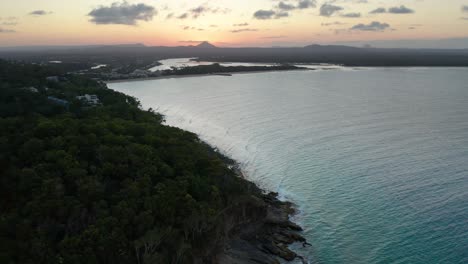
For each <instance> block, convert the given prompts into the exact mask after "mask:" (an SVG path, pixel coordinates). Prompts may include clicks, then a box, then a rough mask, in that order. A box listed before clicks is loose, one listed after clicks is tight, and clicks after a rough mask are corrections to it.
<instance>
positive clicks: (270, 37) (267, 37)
mask: <svg viewBox="0 0 468 264" xmlns="http://www.w3.org/2000/svg"><path fill="white" fill-rule="evenodd" d="M287 37H288V36H284V35H280V36H266V37H262V39H280V38H287Z"/></svg>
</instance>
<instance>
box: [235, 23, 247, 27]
mask: <svg viewBox="0 0 468 264" xmlns="http://www.w3.org/2000/svg"><path fill="white" fill-rule="evenodd" d="M248 25H249V23H240V24H234V25H233V26H235V27H246V26H248Z"/></svg>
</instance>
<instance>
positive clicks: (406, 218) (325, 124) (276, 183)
mask: <svg viewBox="0 0 468 264" xmlns="http://www.w3.org/2000/svg"><path fill="white" fill-rule="evenodd" d="M109 87H110V88H111V89H114V90H117V91H120V92H123V93H126V94H129V95H132V96H135V97H136V98H138V99H139V100H140V101H141V103H142V106H143V107H144V108H150V107H151V108H153V109H155V110H156V111H158V112H160V113H162V114H164V115H165V116H166V123H167V124H168V125H171V126H177V127H180V128H183V129H186V130H189V131H192V132H195V133H197V134H199V135H200V138H201V139H203V140H204V141H206V142H208V143H209V144H211V145H212V146H215V147H216V148H218V149H219V150H220V151H222V152H223V153H225V154H226V155H228V156H230V157H232V158H234V159H235V160H237V161H238V162H239V163H240V164H241V166H242V169H243V170H244V172H245V175H246V177H248V179H249V180H251V181H253V182H255V183H257V184H258V185H259V186H261V187H262V188H265V189H266V190H269V191H275V192H279V193H280V195H281V197H282V198H284V199H287V200H291V201H293V202H294V203H296V204H297V207H298V209H299V213H298V215H296V216H295V217H294V220H295V221H296V222H297V223H299V224H300V225H302V226H303V227H304V228H305V232H304V235H305V237H306V238H307V239H308V241H309V242H310V243H311V244H312V246H310V247H306V248H302V246H296V247H295V249H297V250H298V251H300V253H301V254H303V255H305V256H307V258H308V259H309V261H310V262H311V263H424V264H426V263H468V69H467V68H346V67H341V68H337V69H331V70H326V69H323V70H318V71H288V72H267V73H255V74H254V73H250V74H234V75H233V76H231V77H225V76H200V77H193V78H176V79H160V80H147V81H137V82H121V83H112V84H109Z"/></svg>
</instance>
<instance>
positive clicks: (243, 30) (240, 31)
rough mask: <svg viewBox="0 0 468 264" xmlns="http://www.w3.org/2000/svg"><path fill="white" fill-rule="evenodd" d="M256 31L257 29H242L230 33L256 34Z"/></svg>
mask: <svg viewBox="0 0 468 264" xmlns="http://www.w3.org/2000/svg"><path fill="white" fill-rule="evenodd" d="M256 31H258V29H256V28H242V29H235V30H231V33H242V32H256Z"/></svg>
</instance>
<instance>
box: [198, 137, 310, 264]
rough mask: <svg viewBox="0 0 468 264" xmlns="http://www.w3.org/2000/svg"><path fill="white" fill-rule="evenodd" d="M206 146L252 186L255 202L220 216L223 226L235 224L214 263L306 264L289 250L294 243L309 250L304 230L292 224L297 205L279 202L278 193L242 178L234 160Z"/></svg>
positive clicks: (231, 227) (229, 210)
mask: <svg viewBox="0 0 468 264" xmlns="http://www.w3.org/2000/svg"><path fill="white" fill-rule="evenodd" d="M205 144H207V143H205ZM207 145H208V144H207ZM208 146H209V147H210V148H211V149H212V150H213V151H215V152H217V153H218V154H219V155H221V156H222V157H223V159H224V160H225V164H226V165H227V166H228V167H229V168H231V169H232V170H233V171H234V172H235V174H237V175H238V177H240V178H242V179H243V180H245V181H246V182H247V184H248V185H250V186H251V189H252V192H253V195H252V198H254V199H253V200H252V199H246V201H245V202H241V203H240V204H237V205H236V206H235V207H232V208H229V209H228V210H227V211H225V212H223V215H222V217H223V222H224V224H225V225H226V224H227V223H234V224H231V226H230V229H229V231H228V232H227V233H228V234H229V236H228V238H227V239H226V240H224V241H223V242H222V245H221V246H220V248H219V249H218V252H217V253H216V256H215V257H214V259H215V261H214V263H222V264H258V263H261V264H280V263H283V262H284V261H286V262H290V261H294V260H299V261H300V262H301V263H303V264H307V263H309V260H308V259H307V258H306V257H304V256H301V255H299V254H298V253H297V252H294V251H293V250H291V249H290V248H289V246H290V245H292V244H294V243H301V244H302V246H303V247H307V246H311V244H310V243H308V241H307V240H306V239H305V238H304V237H303V236H302V234H301V233H302V232H303V228H302V227H301V226H299V225H298V224H296V223H294V222H293V221H291V218H292V216H294V215H296V214H297V213H298V212H297V209H296V205H295V204H294V203H292V202H290V201H281V200H280V199H279V198H278V193H275V192H268V191H266V190H264V189H261V188H260V187H258V186H257V185H256V184H255V183H253V182H252V181H250V180H249V179H248V178H247V177H246V176H245V174H244V173H243V172H242V169H241V168H240V167H239V165H238V163H237V162H236V161H235V160H232V159H231V158H229V157H226V156H224V155H223V154H221V153H219V152H218V151H217V148H215V147H213V146H210V145H208Z"/></svg>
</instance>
